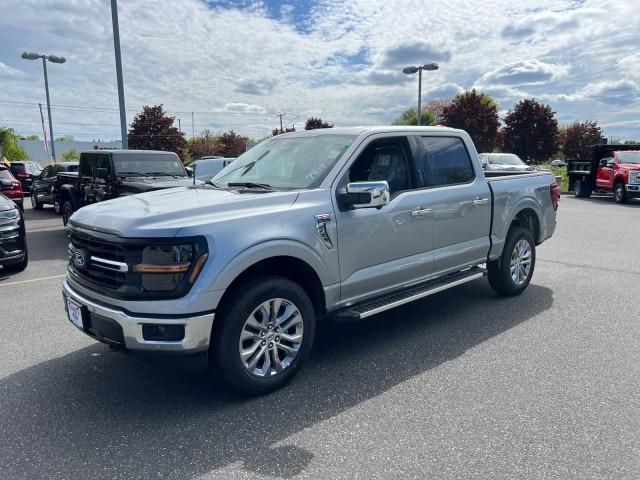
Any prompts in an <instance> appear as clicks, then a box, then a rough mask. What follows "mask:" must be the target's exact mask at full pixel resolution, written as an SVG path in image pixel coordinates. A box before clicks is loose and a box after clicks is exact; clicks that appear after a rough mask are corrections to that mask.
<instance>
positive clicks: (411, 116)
mask: <svg viewBox="0 0 640 480" xmlns="http://www.w3.org/2000/svg"><path fill="white" fill-rule="evenodd" d="M417 111H418V109H417V108H416V107H411V108H407V109H406V110H405V111H404V112H402V113H401V114H400V115H399V116H398V117H396V119H395V120H394V121H393V122H392V125H417V124H418V117H417V115H416V112H417ZM435 123H436V116H435V114H434V113H433V112H432V111H429V110H426V109H424V108H423V109H422V114H421V115H420V125H435Z"/></svg>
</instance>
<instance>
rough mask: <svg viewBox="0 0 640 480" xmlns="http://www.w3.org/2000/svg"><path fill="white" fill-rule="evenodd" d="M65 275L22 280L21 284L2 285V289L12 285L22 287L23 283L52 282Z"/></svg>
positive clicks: (0, 284) (0, 285)
mask: <svg viewBox="0 0 640 480" xmlns="http://www.w3.org/2000/svg"><path fill="white" fill-rule="evenodd" d="M64 277H65V275H53V276H51V277H40V278H31V279H29V280H21V281H19V282H11V283H0V287H8V286H10V285H21V284H23V283H33V282H39V281H42V280H52V279H54V278H64Z"/></svg>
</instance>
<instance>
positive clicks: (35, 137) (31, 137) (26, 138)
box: [22, 135, 40, 140]
mask: <svg viewBox="0 0 640 480" xmlns="http://www.w3.org/2000/svg"><path fill="white" fill-rule="evenodd" d="M22 138H23V140H40V137H39V136H38V135H27V136H26V137H22Z"/></svg>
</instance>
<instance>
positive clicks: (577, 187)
mask: <svg viewBox="0 0 640 480" xmlns="http://www.w3.org/2000/svg"><path fill="white" fill-rule="evenodd" d="M573 193H574V194H575V196H576V197H578V198H588V197H590V196H591V188H590V187H589V185H588V184H587V182H585V181H583V180H576V181H575V182H574V184H573Z"/></svg>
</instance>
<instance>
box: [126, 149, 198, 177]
mask: <svg viewBox="0 0 640 480" xmlns="http://www.w3.org/2000/svg"><path fill="white" fill-rule="evenodd" d="M113 166H114V168H115V171H116V174H118V175H119V174H121V173H122V174H125V173H126V174H127V175H136V174H138V175H141V176H145V175H157V176H162V175H167V176H172V177H186V176H187V172H186V171H185V169H184V167H183V166H182V163H180V160H179V159H178V156H177V155H166V154H157V155H154V154H149V153H141V154H140V155H137V154H130V153H128V154H126V155H117V154H114V155H113Z"/></svg>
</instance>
